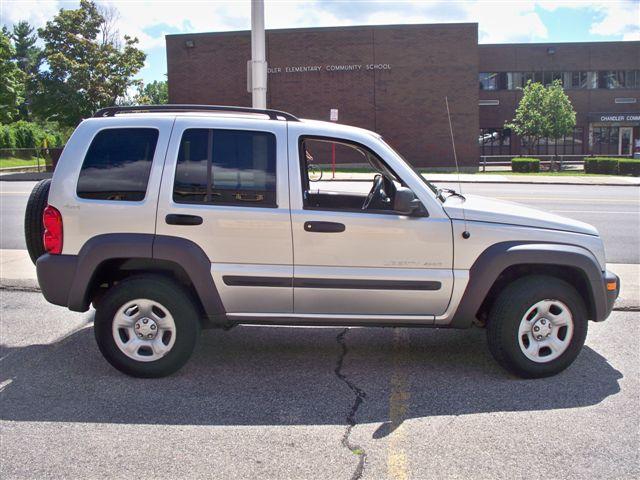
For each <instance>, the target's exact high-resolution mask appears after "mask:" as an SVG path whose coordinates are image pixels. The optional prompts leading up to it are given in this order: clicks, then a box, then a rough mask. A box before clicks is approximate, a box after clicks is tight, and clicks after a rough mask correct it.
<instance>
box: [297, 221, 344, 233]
mask: <svg viewBox="0 0 640 480" xmlns="http://www.w3.org/2000/svg"><path fill="white" fill-rule="evenodd" d="M304 230H305V232H318V233H340V232H344V231H345V230H346V227H345V226H344V223H336V222H304Z"/></svg>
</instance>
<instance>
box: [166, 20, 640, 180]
mask: <svg viewBox="0 0 640 480" xmlns="http://www.w3.org/2000/svg"><path fill="white" fill-rule="evenodd" d="M266 36H267V38H266V45H267V51H266V53H267V62H268V65H269V74H268V90H267V92H268V93H267V104H268V106H269V107H270V108H276V109H281V110H285V111H289V112H291V113H293V114H295V115H297V116H299V117H303V118H314V119H324V120H328V119H329V111H330V109H332V108H337V109H338V110H339V122H340V123H345V124H350V125H356V126H360V127H364V128H368V129H371V130H375V131H377V132H379V133H380V134H382V135H383V136H384V137H385V139H386V140H387V141H388V142H389V143H390V144H392V145H393V146H394V147H396V148H397V149H398V150H399V151H400V153H402V154H403V155H404V156H405V157H406V158H407V159H408V160H409V161H410V162H411V163H413V164H414V165H416V166H420V167H425V166H431V167H449V168H451V167H452V165H453V155H452V148H451V139H450V134H449V126H448V121H447V114H446V107H445V97H448V98H449V104H450V108H451V115H452V121H453V127H454V133H455V138H456V147H457V152H458V158H459V162H460V165H461V167H463V168H465V169H472V168H474V167H475V166H477V164H478V160H479V157H480V155H499V154H503V155H517V154H520V153H529V152H528V151H527V145H526V142H522V141H520V139H518V138H516V137H515V135H512V134H511V132H510V131H509V130H508V129H504V128H503V127H504V122H505V121H506V120H510V119H511V118H513V114H514V110H515V106H516V105H517V102H518V100H519V95H520V93H519V91H518V90H517V88H518V86H521V85H522V84H523V82H525V81H526V79H528V78H531V79H533V80H539V81H542V82H546V81H551V80H553V79H554V78H561V79H562V80H563V81H564V82H565V85H566V88H567V90H568V93H569V95H570V97H571V99H572V101H573V102H574V106H575V108H576V110H577V111H578V126H577V129H576V131H575V132H574V135H572V136H571V140H570V141H569V140H568V139H563V140H562V141H561V142H560V143H559V144H558V145H555V144H553V145H549V144H548V143H545V142H543V143H542V146H541V147H538V150H537V151H536V152H530V153H538V154H544V153H545V152H547V151H549V149H550V148H555V149H558V148H559V149H560V150H561V151H559V152H558V153H571V152H575V153H577V154H589V153H591V152H592V151H595V149H596V148H597V149H599V150H598V152H597V153H600V151H601V152H602V153H614V152H613V150H614V148H613V145H614V143H615V142H614V140H615V138H614V137H616V135H617V141H618V144H619V145H617V147H620V149H622V150H623V151H624V152H626V150H624V149H625V148H626V146H627V144H628V145H631V144H632V143H633V141H634V139H637V138H640V131H638V127H640V118H636V117H637V114H638V113H639V112H640V108H639V107H640V100H639V99H640V42H615V43H585V44H526V45H478V27H477V24H475V23H466V24H440V25H401V26H399V25H389V26H362V27H335V28H311V29H287V30H271V31H267V34H266ZM166 40H167V64H168V79H169V101H170V102H171V103H203V104H226V105H246V106H250V105H251V94H250V93H248V91H247V61H248V60H249V58H250V56H251V36H250V32H248V31H245V32H225V33H201V34H186V35H168V36H167V37H166ZM628 127H631V128H630V129H629V128H628ZM627 139H628V140H627ZM604 140H607V142H606V143H603V142H604ZM617 147H616V148H617ZM541 149H542V150H541ZM620 149H618V150H620ZM605 150H606V152H605ZM618 150H616V152H617V151H618ZM549 152H550V153H553V151H549Z"/></svg>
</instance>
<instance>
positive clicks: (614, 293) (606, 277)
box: [595, 270, 620, 322]
mask: <svg viewBox="0 0 640 480" xmlns="http://www.w3.org/2000/svg"><path fill="white" fill-rule="evenodd" d="M602 281H603V283H604V291H605V295H606V304H605V305H606V307H605V311H604V312H603V313H602V314H601V315H599V316H598V318H596V319H595V320H596V322H602V321H603V320H606V319H607V317H608V316H609V315H610V314H611V311H612V310H613V305H614V303H615V302H616V299H617V298H618V295H620V277H618V276H617V275H616V274H615V273H613V272H610V271H608V270H607V271H606V272H604V274H603V275H602ZM614 282H615V285H616V287H615V289H614V290H609V288H608V285H610V284H612V283H614Z"/></svg>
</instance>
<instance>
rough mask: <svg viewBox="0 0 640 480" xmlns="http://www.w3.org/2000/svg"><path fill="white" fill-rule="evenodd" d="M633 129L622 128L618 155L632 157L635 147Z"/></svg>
mask: <svg viewBox="0 0 640 480" xmlns="http://www.w3.org/2000/svg"><path fill="white" fill-rule="evenodd" d="M632 140H633V127H620V138H619V140H618V155H631V153H632V146H633V141H632Z"/></svg>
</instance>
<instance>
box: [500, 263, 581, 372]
mask: <svg viewBox="0 0 640 480" xmlns="http://www.w3.org/2000/svg"><path fill="white" fill-rule="evenodd" d="M586 337H587V312H586V309H585V306H584V302H583V300H582V297H581V296H580V295H579V294H578V292H577V291H576V290H575V288H573V287H572V286H571V285H570V284H568V283H567V282H565V281H563V280H560V279H558V278H554V277H547V276H542V275H540V276H530V277H524V278H521V279H519V280H516V281H515V282H514V283H513V284H511V285H509V286H508V287H507V288H505V289H504V291H503V292H502V293H501V294H500V295H499V296H498V298H497V299H496V301H495V302H494V304H493V307H492V309H491V312H490V314H489V324H488V326H487V340H488V342H489V349H490V350H491V353H492V355H493V356H494V358H495V359H496V360H497V361H498V363H500V365H502V366H503V367H504V368H506V369H507V370H509V371H511V372H513V373H515V374H516V375H518V376H520V377H523V378H539V377H547V376H550V375H555V374H556V373H558V372H561V371H562V370H564V369H565V368H567V367H568V366H569V365H571V363H572V362H573V361H574V360H575V359H576V357H577V356H578V354H579V353H580V350H581V349H582V346H583V345H584V341H585V339H586Z"/></svg>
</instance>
